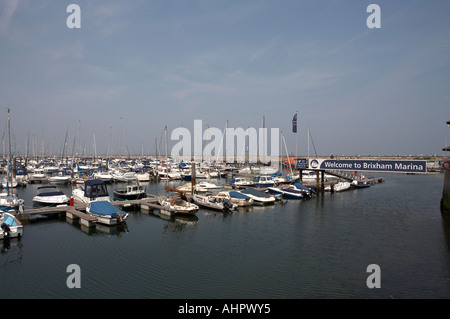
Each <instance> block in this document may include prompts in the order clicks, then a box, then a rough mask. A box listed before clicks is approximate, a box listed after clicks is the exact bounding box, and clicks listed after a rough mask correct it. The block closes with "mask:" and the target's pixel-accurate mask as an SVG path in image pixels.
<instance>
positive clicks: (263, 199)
mask: <svg viewBox="0 0 450 319" xmlns="http://www.w3.org/2000/svg"><path fill="white" fill-rule="evenodd" d="M240 192H241V193H243V194H245V195H248V196H249V197H251V198H253V203H254V204H259V205H266V204H273V203H275V201H276V198H275V197H274V196H272V195H270V194H266V193H264V192H261V191H259V190H257V189H254V188H246V189H244V190H241V191H240Z"/></svg>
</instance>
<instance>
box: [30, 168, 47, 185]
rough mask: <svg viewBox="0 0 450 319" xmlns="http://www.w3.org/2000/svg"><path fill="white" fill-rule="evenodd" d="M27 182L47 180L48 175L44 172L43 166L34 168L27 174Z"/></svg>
mask: <svg viewBox="0 0 450 319" xmlns="http://www.w3.org/2000/svg"><path fill="white" fill-rule="evenodd" d="M28 182H29V183H46V182H48V176H47V174H45V172H44V169H43V168H35V169H34V171H33V172H32V173H29V174H28Z"/></svg>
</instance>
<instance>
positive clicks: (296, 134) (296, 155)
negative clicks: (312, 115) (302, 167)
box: [295, 110, 298, 160]
mask: <svg viewBox="0 0 450 319" xmlns="http://www.w3.org/2000/svg"><path fill="white" fill-rule="evenodd" d="M295 115H296V116H295V119H296V130H295V159H296V160H297V157H298V151H297V145H298V143H297V139H298V110H297V112H296V113H295Z"/></svg>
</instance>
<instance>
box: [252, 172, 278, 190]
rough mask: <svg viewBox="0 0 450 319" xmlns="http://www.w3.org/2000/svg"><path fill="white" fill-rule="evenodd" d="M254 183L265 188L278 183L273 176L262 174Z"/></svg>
mask: <svg viewBox="0 0 450 319" xmlns="http://www.w3.org/2000/svg"><path fill="white" fill-rule="evenodd" d="M253 183H255V186H256V187H260V188H265V187H272V186H277V185H278V183H277V182H276V181H275V180H274V178H273V176H266V175H261V176H257V177H255V178H254V179H253Z"/></svg>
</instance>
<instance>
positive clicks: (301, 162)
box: [295, 158, 308, 169]
mask: <svg viewBox="0 0 450 319" xmlns="http://www.w3.org/2000/svg"><path fill="white" fill-rule="evenodd" d="M296 160H297V162H296V166H295V168H296V169H306V168H308V167H307V165H306V164H307V159H306V158H297V159H296Z"/></svg>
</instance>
